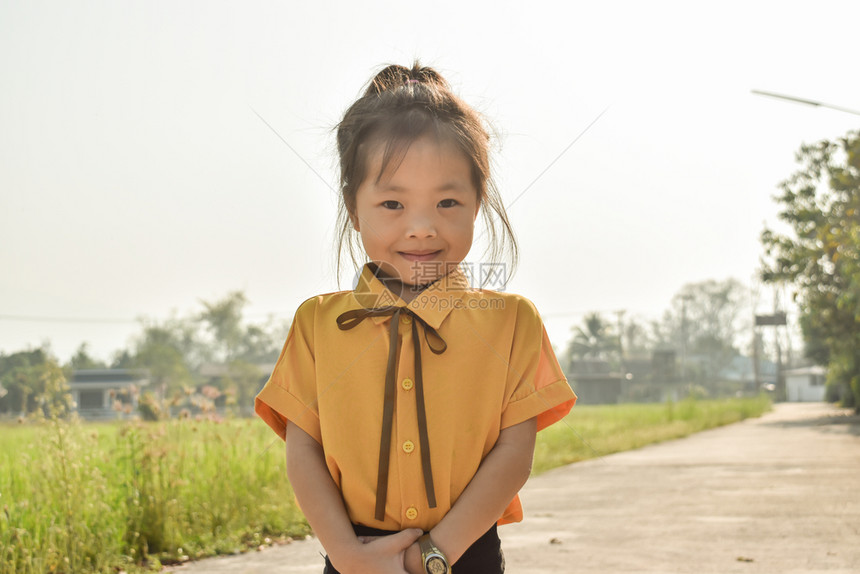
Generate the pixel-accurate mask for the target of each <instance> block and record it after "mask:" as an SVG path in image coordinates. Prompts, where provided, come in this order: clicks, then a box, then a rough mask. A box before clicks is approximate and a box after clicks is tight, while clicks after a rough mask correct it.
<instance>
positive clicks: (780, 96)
mask: <svg viewBox="0 0 860 574" xmlns="http://www.w3.org/2000/svg"><path fill="white" fill-rule="evenodd" d="M751 91H752V93H754V94H756V95H757V96H766V97H768V98H777V99H780V100H788V101H789V102H795V103H798V104H806V105H807V106H815V107H820V108H830V109H831V110H838V111H840V112H845V113H848V114H854V115H856V116H860V112H858V111H857V110H851V109H848V108H843V107H842V106H834V105H831V104H825V103H823V102H816V101H814V100H807V99H805V98H796V97H794V96H785V95H783V94H775V93H773V92H764V91H762V90H751Z"/></svg>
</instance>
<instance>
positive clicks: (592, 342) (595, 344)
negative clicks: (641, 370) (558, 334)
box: [566, 313, 619, 365]
mask: <svg viewBox="0 0 860 574" xmlns="http://www.w3.org/2000/svg"><path fill="white" fill-rule="evenodd" d="M618 342H619V341H618V335H617V334H616V333H615V332H614V331H613V329H612V326H611V325H610V323H608V322H607V321H606V320H604V319H603V317H602V316H601V315H600V313H589V314H588V315H586V316H585V318H584V319H583V324H582V325H581V326H577V327H574V328H573V340H572V341H571V342H570V345H569V346H568V348H567V353H566V354H567V361H568V364H569V365H573V363H574V362H576V361H609V360H610V359H613V358H616V357H615V356H614V354H615V353H617V352H618V350H619V345H618Z"/></svg>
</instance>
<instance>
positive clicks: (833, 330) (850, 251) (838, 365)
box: [761, 131, 860, 411]
mask: <svg viewBox="0 0 860 574" xmlns="http://www.w3.org/2000/svg"><path fill="white" fill-rule="evenodd" d="M796 159H797V163H799V164H800V168H799V169H798V170H797V171H796V172H795V173H794V174H792V175H791V176H790V177H789V178H788V179H786V180H785V181H783V182H782V183H781V184H780V186H779V189H780V191H779V192H778V193H777V195H775V196H774V199H775V201H776V202H777V203H778V204H779V206H780V212H779V219H780V220H782V221H783V222H785V223H786V224H787V225H788V227H789V231H788V232H786V233H779V232H776V231H773V230H771V229H768V228H765V230H764V231H763V232H762V235H761V241H762V244H763V246H764V249H765V260H764V261H763V268H764V270H763V272H762V279H763V280H764V281H765V282H768V283H790V284H792V285H793V287H794V299H795V301H796V302H797V304H798V305H799V307H800V313H801V319H800V326H801V330H802V332H803V337H804V341H805V344H806V349H805V351H806V354H807V356H809V357H810V358H813V359H815V360H816V361H819V362H821V363H826V364H827V365H828V380H827V384H828V388H829V390H830V391H831V392H832V394H834V395H837V396H839V397H840V398H841V400H842V402H843V404H844V405H845V406H852V407H854V408H855V409H857V410H858V411H860V132H856V131H855V132H849V133H848V134H847V135H846V136H845V137H842V138H839V139H838V140H837V141H828V140H822V141H820V142H818V143H816V144H812V145H803V146H801V148H800V151H799V152H798V153H797V156H796Z"/></svg>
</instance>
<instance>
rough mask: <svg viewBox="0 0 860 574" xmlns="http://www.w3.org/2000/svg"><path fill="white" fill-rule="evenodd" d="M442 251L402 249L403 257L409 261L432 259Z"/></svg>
mask: <svg viewBox="0 0 860 574" xmlns="http://www.w3.org/2000/svg"><path fill="white" fill-rule="evenodd" d="M441 252H442V251H441V250H437V251H411V252H410V251H400V252H399V253H400V255H401V257H403V258H404V259H406V260H407V261H430V260H431V259H434V258H435V257H436V256H437V255H439V254H440V253H441Z"/></svg>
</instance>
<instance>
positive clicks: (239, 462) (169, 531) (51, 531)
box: [0, 399, 769, 574]
mask: <svg viewBox="0 0 860 574" xmlns="http://www.w3.org/2000/svg"><path fill="white" fill-rule="evenodd" d="M768 408H769V402H768V401H767V399H748V400H728V401H692V400H688V401H682V402H680V403H666V404H656V405H612V406H578V407H576V408H574V410H573V412H572V413H571V415H569V416H568V417H567V418H566V419H565V421H564V423H560V424H557V425H554V426H552V427H550V428H549V429H546V430H545V431H543V432H541V433H540V434H539V435H538V442H537V447H536V451H535V463H534V469H535V472H536V473H538V472H542V471H545V470H547V469H549V468H552V467H555V466H559V465H563V464H567V463H570V462H574V461H577V460H582V459H585V458H590V457H593V456H597V455H599V454H609V453H611V452H617V451H620V450H626V449H630V448H636V447H639V446H642V445H644V444H648V443H651V442H655V441H660V440H667V439H670V438H676V437H679V436H684V435H687V434H690V433H692V432H695V431H698V430H702V429H704V428H711V427H714V426H718V425H722V424H727V423H730V422H735V421H737V420H741V419H744V418H747V417H751V416H757V415H759V414H761V413H762V412H764V411H765V410H767V409H768ZM308 533H309V529H308V526H307V523H306V522H305V520H304V518H303V517H302V515H301V513H300V511H299V509H298V508H297V506H296V504H295V499H294V497H293V493H292V491H291V489H290V486H289V483H288V481H287V480H286V469H285V464H284V450H283V443H282V442H281V441H280V439H277V438H273V435H272V434H271V431H270V430H269V429H268V427H266V425H264V424H263V423H261V422H260V421H258V420H253V419H251V420H228V421H225V422H215V421H207V420H204V421H194V420H187V419H186V420H172V421H169V422H161V423H140V422H137V423H128V422H126V423H115V424H93V423H89V424H84V423H78V422H74V421H72V422H64V421H61V420H49V421H42V422H41V423H39V424H27V425H16V426H11V425H6V426H3V425H0V574H12V573H15V574H36V573H39V574H42V573H45V572H64V573H86V572H117V571H123V570H124V571H127V572H140V571H145V570H153V571H155V570H159V569H160V568H161V565H162V564H164V563H174V562H179V561H184V560H187V559H193V558H200V557H203V556H207V555H212V554H219V553H234V552H239V551H241V550H243V549H246V548H248V547H250V546H258V545H260V544H262V543H264V541H266V540H267V538H280V537H285V536H304V535H306V534H308Z"/></svg>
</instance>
